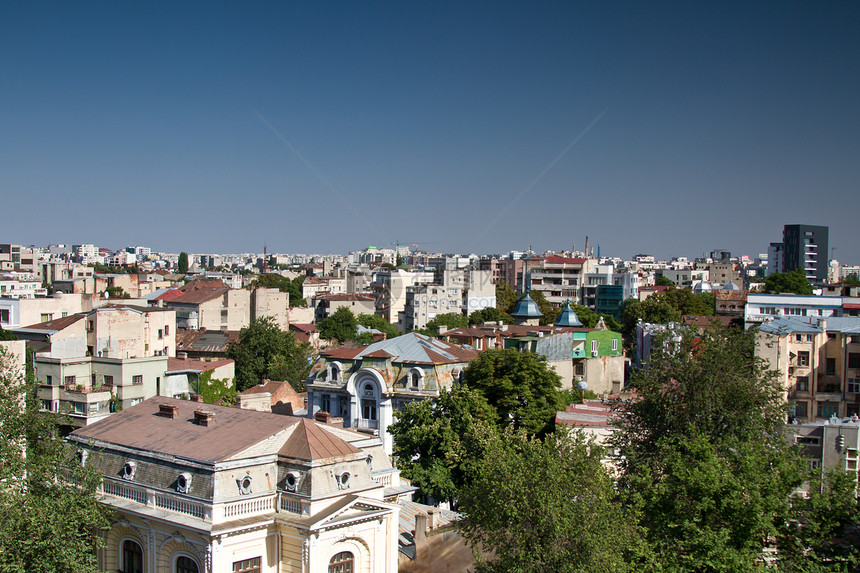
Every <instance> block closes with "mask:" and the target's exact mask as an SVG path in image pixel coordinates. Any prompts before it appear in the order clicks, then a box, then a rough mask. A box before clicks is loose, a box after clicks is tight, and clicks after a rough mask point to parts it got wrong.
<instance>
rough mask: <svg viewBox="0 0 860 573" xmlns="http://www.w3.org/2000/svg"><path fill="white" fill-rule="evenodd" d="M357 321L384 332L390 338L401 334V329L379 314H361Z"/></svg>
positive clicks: (366, 326)
mask: <svg viewBox="0 0 860 573" xmlns="http://www.w3.org/2000/svg"><path fill="white" fill-rule="evenodd" d="M355 321H356V322H357V323H358V324H359V325H361V326H363V327H365V328H374V329H376V330H378V331H380V332H382V333H384V334H385V335H386V337H388V338H394V337H395V336H400V331H399V330H397V328H396V327H395V326H394V325H393V324H391V323H390V322H388V321H387V320H385V319H384V318H382V317H381V316H379V315H378V314H359V315H358V316H357V317H356V319H355Z"/></svg>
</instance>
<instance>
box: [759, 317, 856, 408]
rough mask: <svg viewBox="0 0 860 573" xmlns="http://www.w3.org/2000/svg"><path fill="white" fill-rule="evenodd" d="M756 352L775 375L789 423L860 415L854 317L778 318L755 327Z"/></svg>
mask: <svg viewBox="0 0 860 573" xmlns="http://www.w3.org/2000/svg"><path fill="white" fill-rule="evenodd" d="M756 354H757V356H759V357H761V358H764V359H765V360H767V362H768V363H769V365H770V367H771V368H772V369H775V370H776V371H777V372H779V376H780V381H781V382H782V384H783V386H784V387H785V389H786V396H787V399H788V400H789V402H790V404H791V406H792V419H794V420H797V421H798V422H799V423H810V422H815V421H818V420H828V419H830V418H831V416H837V417H840V418H842V417H850V416H856V415H858V414H860V318H855V317H845V318H817V319H811V320H810V319H804V318H796V317H781V318H779V319H776V320H774V321H771V322H768V323H765V324H763V325H762V326H761V328H760V330H759V332H758V334H757V344H756Z"/></svg>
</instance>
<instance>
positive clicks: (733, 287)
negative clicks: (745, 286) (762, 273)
mask: <svg viewBox="0 0 860 573" xmlns="http://www.w3.org/2000/svg"><path fill="white" fill-rule="evenodd" d="M723 290H741V287H739V286H738V285H736V284H735V283H733V282H731V281H729V282H727V283H726V286H724V287H723Z"/></svg>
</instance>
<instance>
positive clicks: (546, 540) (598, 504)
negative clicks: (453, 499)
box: [460, 429, 635, 573]
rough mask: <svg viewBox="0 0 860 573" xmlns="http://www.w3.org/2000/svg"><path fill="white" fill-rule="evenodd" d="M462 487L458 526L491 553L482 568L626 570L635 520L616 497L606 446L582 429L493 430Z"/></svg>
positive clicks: (479, 568)
mask: <svg viewBox="0 0 860 573" xmlns="http://www.w3.org/2000/svg"><path fill="white" fill-rule="evenodd" d="M485 450H486V451H485V455H484V456H483V457H482V458H481V460H480V461H479V462H478V464H477V471H475V473H474V476H473V479H472V481H471V483H469V484H468V485H466V486H465V488H464V489H463V492H462V498H461V503H460V509H461V510H463V511H464V512H465V514H466V518H465V520H464V521H462V522H461V524H460V527H461V531H462V533H463V535H464V537H465V538H466V539H467V540H468V542H469V543H470V545H472V546H473V547H475V548H476V549H478V550H480V551H481V552H483V553H486V554H488V555H490V556H491V557H490V562H480V561H479V563H478V564H477V567H476V571H478V572H479V573H482V572H490V571H502V572H505V571H510V572H518V573H526V572H535V573H538V572H541V573H542V572H545V571H569V572H583V573H585V572H596V571H621V572H623V571H628V570H630V569H631V568H630V567H629V566H628V564H627V562H626V560H625V552H626V550H627V549H628V548H629V547H631V545H633V544H634V543H635V523H633V522H632V521H631V520H630V518H629V516H628V515H624V513H623V512H622V508H621V506H620V504H618V503H616V502H615V501H614V498H615V493H614V489H613V480H612V478H611V477H610V476H609V474H608V473H607V471H606V469H605V468H604V467H603V465H602V464H601V455H602V453H603V449H602V448H600V447H599V446H597V445H596V444H594V443H592V442H589V441H588V440H586V439H585V438H584V436H583V435H582V434H581V433H578V432H576V433H573V434H568V433H567V432H559V433H556V434H550V435H548V436H547V437H546V439H545V440H543V441H541V440H537V439H530V438H528V437H527V436H526V435H525V434H524V433H523V432H514V431H512V430H510V429H508V430H507V431H505V432H503V433H502V434H501V435H492V434H491V435H489V440H488V443H487V445H486V446H485Z"/></svg>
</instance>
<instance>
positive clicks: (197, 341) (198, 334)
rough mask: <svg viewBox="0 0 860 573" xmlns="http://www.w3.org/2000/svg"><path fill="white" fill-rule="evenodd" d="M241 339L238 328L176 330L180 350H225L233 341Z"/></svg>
mask: <svg viewBox="0 0 860 573" xmlns="http://www.w3.org/2000/svg"><path fill="white" fill-rule="evenodd" d="M238 340H239V332H238V331H236V330H206V329H205V328H201V329H200V330H182V329H179V330H177V331H176V347H177V348H178V349H179V350H180V351H186V352H187V351H189V350H190V351H195V352H225V351H226V350H227V346H228V345H229V344H230V343H231V342H237V341H238Z"/></svg>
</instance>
